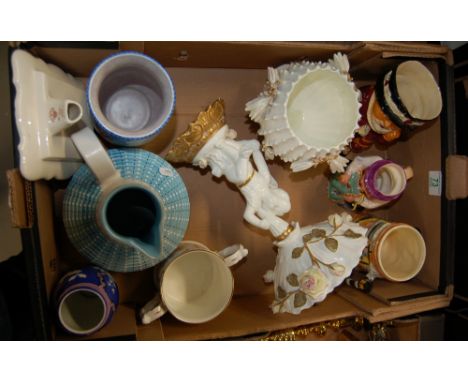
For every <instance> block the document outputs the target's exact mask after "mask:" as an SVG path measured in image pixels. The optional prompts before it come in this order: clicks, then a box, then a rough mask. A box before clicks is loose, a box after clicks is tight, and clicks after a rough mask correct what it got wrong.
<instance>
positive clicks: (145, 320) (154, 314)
mask: <svg viewBox="0 0 468 382" xmlns="http://www.w3.org/2000/svg"><path fill="white" fill-rule="evenodd" d="M166 312H167V309H166V307H165V306H164V304H163V303H162V301H161V295H160V294H159V293H158V294H157V295H156V296H154V297H153V298H152V299H151V300H149V301H148V302H147V303H146V304H145V306H144V307H143V308H141V310H140V318H141V323H142V324H144V325H147V324H150V323H151V322H153V321H155V320H157V319H158V318H160V317H162V316H163V315H164V314H166Z"/></svg>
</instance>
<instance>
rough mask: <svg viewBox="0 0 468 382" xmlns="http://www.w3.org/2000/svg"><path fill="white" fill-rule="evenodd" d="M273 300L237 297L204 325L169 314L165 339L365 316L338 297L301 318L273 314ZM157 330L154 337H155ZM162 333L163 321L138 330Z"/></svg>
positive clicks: (249, 332) (232, 335) (244, 332)
mask: <svg viewBox="0 0 468 382" xmlns="http://www.w3.org/2000/svg"><path fill="white" fill-rule="evenodd" d="M272 298H273V296H272V295H270V294H264V295H252V296H237V297H235V298H234V299H233V300H232V302H231V304H230V305H229V306H228V308H227V309H226V310H225V311H224V312H223V313H222V314H221V315H220V316H218V317H217V318H216V319H214V320H212V321H209V322H206V323H204V324H197V325H189V324H185V323H183V322H180V321H177V320H176V319H175V318H173V317H172V316H171V315H169V314H167V315H165V316H164V317H163V318H162V319H161V324H162V329H163V332H164V339H166V340H207V339H220V338H235V337H243V336H251V335H253V334H259V333H268V332H271V331H277V330H283V329H289V328H294V327H298V326H302V325H309V324H314V323H317V322H322V321H329V320H335V319H339V318H344V317H354V316H358V315H360V314H362V313H361V312H360V310H359V309H357V308H356V307H355V306H353V305H352V304H350V303H349V302H347V301H345V300H343V299H342V298H341V297H339V296H337V295H336V294H331V295H329V296H327V298H326V299H325V300H324V301H323V302H321V303H320V304H317V305H315V306H313V307H311V308H310V309H307V310H304V311H303V312H302V313H301V314H299V315H293V314H289V313H282V314H273V313H272V312H271V310H270V308H269V305H270V304H271V302H272ZM153 328H154V333H155V334H154V337H153V336H152V335H151V332H152V331H153ZM158 331H159V320H158V321H155V322H153V323H152V324H150V325H148V326H147V327H145V328H142V329H140V328H139V329H138V333H143V337H144V338H145V339H158V337H159V332H158Z"/></svg>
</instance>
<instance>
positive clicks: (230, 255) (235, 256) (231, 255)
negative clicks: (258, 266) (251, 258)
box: [218, 244, 249, 267]
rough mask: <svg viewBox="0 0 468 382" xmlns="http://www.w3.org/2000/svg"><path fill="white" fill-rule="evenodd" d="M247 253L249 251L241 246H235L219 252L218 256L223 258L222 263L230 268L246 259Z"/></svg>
mask: <svg viewBox="0 0 468 382" xmlns="http://www.w3.org/2000/svg"><path fill="white" fill-rule="evenodd" d="M248 253H249V251H248V250H247V249H246V248H244V246H243V245H242V244H235V245H231V246H230V247H226V248H224V249H223V250H221V251H219V252H218V255H220V256H222V257H223V258H224V262H225V263H226V265H227V266H228V267H232V266H233V265H236V264H237V263H238V262H239V261H241V260H242V259H243V258H244V257H246V256H247V254H248Z"/></svg>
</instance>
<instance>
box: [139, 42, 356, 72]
mask: <svg viewBox="0 0 468 382" xmlns="http://www.w3.org/2000/svg"><path fill="white" fill-rule="evenodd" d="M360 45H361V43H358V42H320V43H319V42H314V43H311V42H291V41H288V42H253V41H252V42H248V41H244V42H209V41H202V42H195V41H191V42H179V41H167V42H155V41H146V42H145V43H144V53H146V54H148V55H150V56H153V57H155V58H156V59H157V60H159V61H160V62H161V63H162V64H163V65H165V66H175V67H178V66H181V67H199V68H260V69H264V68H266V67H267V66H278V65H280V64H283V63H285V62H288V61H292V60H297V59H314V60H325V61H326V60H328V59H329V58H330V57H331V56H332V55H333V53H336V52H343V53H347V52H349V51H351V50H353V49H354V48H356V47H358V46H360Z"/></svg>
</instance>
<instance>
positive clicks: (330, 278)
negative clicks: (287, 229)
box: [264, 213, 367, 314]
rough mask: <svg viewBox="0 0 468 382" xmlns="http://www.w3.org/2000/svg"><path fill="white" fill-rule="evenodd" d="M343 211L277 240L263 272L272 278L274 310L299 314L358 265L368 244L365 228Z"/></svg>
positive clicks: (333, 287) (267, 277)
mask: <svg viewBox="0 0 468 382" xmlns="http://www.w3.org/2000/svg"><path fill="white" fill-rule="evenodd" d="M351 220H352V218H351V216H350V215H348V214H346V213H343V214H341V215H338V214H334V215H330V216H329V217H328V220H327V221H323V222H320V223H318V224H315V225H312V226H307V227H304V228H301V227H300V226H299V225H298V224H296V225H295V228H294V230H293V231H292V232H291V233H290V234H289V236H288V237H287V238H286V239H285V240H283V241H281V242H276V243H275V244H276V246H277V248H278V255H277V258H276V266H275V269H274V270H270V271H268V272H267V273H266V274H265V275H264V279H265V282H273V283H274V289H275V299H274V301H273V303H272V304H271V309H272V311H273V313H283V312H288V313H292V314H299V313H301V311H303V310H304V309H307V308H310V307H311V306H313V305H314V304H317V303H319V302H321V301H323V300H324V299H325V297H326V296H327V295H328V294H329V293H330V292H332V291H333V289H335V288H336V287H337V286H338V285H340V284H341V283H342V282H343V281H344V280H345V279H346V278H347V277H349V276H350V274H351V272H352V270H353V269H354V268H355V267H356V266H357V265H358V263H359V259H360V257H361V254H362V251H363V250H364V248H365V247H366V245H367V238H366V232H367V229H366V228H364V227H361V226H360V225H359V224H357V223H353V222H352V221H351Z"/></svg>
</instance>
